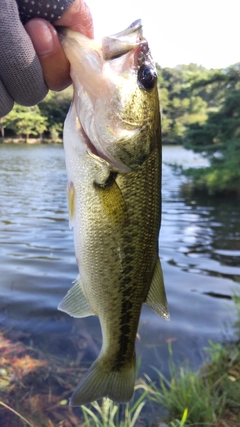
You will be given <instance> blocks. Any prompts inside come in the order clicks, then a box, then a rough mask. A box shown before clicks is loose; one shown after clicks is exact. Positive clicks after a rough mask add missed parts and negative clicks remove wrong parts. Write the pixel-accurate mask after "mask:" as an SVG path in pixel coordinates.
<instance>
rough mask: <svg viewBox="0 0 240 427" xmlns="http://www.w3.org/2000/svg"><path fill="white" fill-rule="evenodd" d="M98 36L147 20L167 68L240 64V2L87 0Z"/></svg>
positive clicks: (147, 32) (156, 56)
mask: <svg viewBox="0 0 240 427" xmlns="http://www.w3.org/2000/svg"><path fill="white" fill-rule="evenodd" d="M85 1H86V3H87V4H88V6H89V7H90V10H91V13H92V16H93V22H94V29H95V37H98V38H99V37H101V36H104V35H110V34H114V33H117V32H119V31H121V30H123V29H124V28H126V27H128V26H129V25H130V24H131V23H132V22H133V21H135V20H136V19H139V18H140V19H141V20H142V23H143V34H144V37H145V38H146V39H147V40H148V43H149V47H150V49H151V52H152V56H153V58H154V60H155V61H156V62H158V64H159V65H160V66H162V67H175V66H176V65H179V64H189V63H191V62H193V63H196V64H198V65H203V66H204V67H206V68H225V67H228V66H229V65H232V64H234V63H236V62H240V0H224V1H223V0H222V1H221V0H165V1H162V0H117V1H116V0H85Z"/></svg>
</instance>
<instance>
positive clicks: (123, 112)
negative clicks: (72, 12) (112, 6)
mask: <svg viewBox="0 0 240 427" xmlns="http://www.w3.org/2000/svg"><path fill="white" fill-rule="evenodd" d="M60 38H61V41H62V45H63V48H64V51H65V53H66V56H67V57H68V59H69V62H70V65H71V77H72V81H73V86H74V98H73V103H74V107H75V110H76V114H77V120H78V121H79V125H80V127H81V132H83V133H84V144H85V148H86V150H87V151H88V153H89V154H90V155H94V156H98V157H99V158H100V159H103V160H104V161H105V162H107V163H108V165H109V167H110V168H111V170H113V171H117V172H120V173H127V172H130V171H132V170H136V169H138V168H139V167H141V165H142V164H143V162H144V161H145V160H146V159H147V158H148V157H149V155H150V153H151V152H152V151H153V150H154V148H155V147H156V145H157V144H160V113H159V101H158V89H157V71H156V67H155V64H154V61H153V59H152V57H151V53H150V49H149V46H148V43H147V41H146V39H145V38H144V37H143V34H142V25H141V21H136V22H134V23H133V24H132V25H130V27H128V28H127V29H126V30H124V31H122V32H120V33H117V34H114V35H112V36H108V37H104V38H103V39H102V41H101V42H99V43H97V42H96V41H95V40H91V39H88V38H87V37H85V36H84V35H82V34H80V33H77V32H74V31H72V30H69V29H64V30H63V31H62V32H61V36H60Z"/></svg>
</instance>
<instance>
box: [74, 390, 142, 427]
mask: <svg viewBox="0 0 240 427" xmlns="http://www.w3.org/2000/svg"><path fill="white" fill-rule="evenodd" d="M138 388H139V386H136V387H135V390H136V389H138ZM147 393H148V392H147V390H145V391H144V392H143V393H142V394H141V396H140V397H139V398H138V400H137V401H136V402H135V404H133V405H132V404H130V403H127V404H126V405H125V410H124V419H123V420H120V419H119V417H120V414H119V408H120V407H119V405H117V404H116V403H114V402H113V401H112V400H110V399H107V398H103V399H102V405H100V404H99V403H98V402H93V403H92V404H91V407H92V408H91V409H90V408H88V407H87V406H85V405H83V406H82V407H81V408H82V412H83V417H84V421H85V424H84V425H85V426H86V427H91V426H94V427H134V426H135V425H139V416H140V413H141V411H142V409H143V406H144V405H145V401H144V399H145V397H146V395H147ZM136 423H138V424H136Z"/></svg>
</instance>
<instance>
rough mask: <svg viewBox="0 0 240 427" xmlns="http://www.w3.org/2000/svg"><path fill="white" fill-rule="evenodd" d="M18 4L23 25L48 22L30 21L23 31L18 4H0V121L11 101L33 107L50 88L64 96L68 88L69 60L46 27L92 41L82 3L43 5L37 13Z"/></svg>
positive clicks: (21, 0)
mask: <svg viewBox="0 0 240 427" xmlns="http://www.w3.org/2000/svg"><path fill="white" fill-rule="evenodd" d="M35 2H36V4H37V1H35ZM18 4H19V11H20V16H21V19H22V21H23V22H26V21H27V20H28V19H29V18H34V16H40V17H44V16H46V15H45V14H46V13H47V14H48V16H46V18H47V19H48V20H45V19H41V18H35V19H31V20H30V21H28V22H27V23H26V25H25V29H24V27H23V25H22V23H21V21H20V18H19V11H18V8H17V4H16V1H15V0H8V1H4V0H0V117H3V116H5V115H6V114H7V113H8V112H9V111H11V109H12V107H13V104H14V101H15V102H17V103H19V104H21V105H26V106H30V105H35V104H37V103H38V102H40V101H41V100H42V99H43V98H44V97H45V96H46V94H47V91H48V88H50V89H52V90H62V89H64V88H65V87H67V86H68V85H69V84H70V83H71V80H70V75H69V63H68V60H67V58H66V56H65V54H64V52H63V49H62V46H61V43H60V41H59V38H58V35H57V32H56V30H55V28H54V26H53V25H52V24H51V23H50V22H52V23H53V24H56V25H63V26H67V27H69V28H71V29H73V30H76V31H79V32H81V33H83V34H85V35H87V36H88V37H93V27H92V18H91V14H90V12H89V9H88V8H87V6H86V5H85V3H84V1H83V0H75V1H73V0H60V1H58V0H46V1H42V2H41V10H40V8H39V5H38V4H37V5H36V7H35V8H34V3H33V1H32V0H28V1H27V2H26V1H24V0H18ZM31 5H33V6H31ZM48 6H49V7H48ZM59 6H60V7H59ZM66 9H67V10H66ZM46 10H47V12H46ZM62 11H63V12H64V13H63V14H62ZM59 12H60V13H59ZM29 15H30V16H29ZM59 15H61V16H60V18H59V19H57V20H56V17H58V16H59ZM49 21H50V22H49Z"/></svg>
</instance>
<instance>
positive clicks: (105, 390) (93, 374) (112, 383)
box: [70, 354, 136, 406]
mask: <svg viewBox="0 0 240 427" xmlns="http://www.w3.org/2000/svg"><path fill="white" fill-rule="evenodd" d="M109 365H110V364H108V363H107V360H106V358H105V357H104V358H102V357H101V356H99V358H98V359H97V360H96V361H95V362H94V363H93V364H92V366H91V367H90V369H89V370H88V371H87V373H86V374H85V375H84V377H83V378H82V380H81V381H80V383H79V384H78V386H77V388H76V390H75V391H74V393H73V395H72V397H71V399H70V405H71V406H81V405H85V404H86V403H90V402H92V401H94V400H97V399H100V398H102V397H109V398H110V399H111V400H113V401H114V402H117V403H121V402H129V400H131V398H132V396H133V392H134V383H135V365H136V357H135V354H134V357H133V361H132V363H131V364H128V366H123V367H122V368H120V370H118V371H117V370H115V371H112V370H110V368H109Z"/></svg>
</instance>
